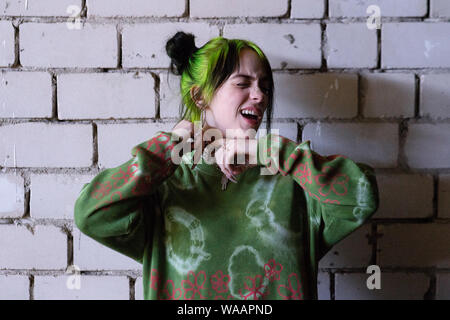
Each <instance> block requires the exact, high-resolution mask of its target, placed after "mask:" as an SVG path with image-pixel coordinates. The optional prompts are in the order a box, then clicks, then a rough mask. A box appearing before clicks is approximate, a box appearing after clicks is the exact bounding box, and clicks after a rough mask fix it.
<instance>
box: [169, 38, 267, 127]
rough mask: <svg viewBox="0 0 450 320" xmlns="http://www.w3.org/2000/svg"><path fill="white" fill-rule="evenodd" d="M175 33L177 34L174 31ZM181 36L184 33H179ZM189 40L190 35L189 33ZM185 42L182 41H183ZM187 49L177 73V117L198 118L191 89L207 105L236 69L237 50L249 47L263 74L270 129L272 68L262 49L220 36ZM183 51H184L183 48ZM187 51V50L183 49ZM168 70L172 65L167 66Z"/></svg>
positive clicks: (195, 119) (198, 113) (237, 61)
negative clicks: (267, 83)
mask: <svg viewBox="0 0 450 320" xmlns="http://www.w3.org/2000/svg"><path fill="white" fill-rule="evenodd" d="M178 34H179V33H178ZM183 35H186V34H184V33H183ZM190 36H191V37H192V38H191V40H192V42H193V36H192V35H190ZM184 45H186V42H184ZM193 46H194V49H191V52H193V53H191V54H190V56H189V58H188V60H187V61H186V62H185V65H184V66H183V67H182V68H179V69H178V70H179V73H181V80H180V90H181V97H182V104H181V106H180V117H181V119H186V120H189V121H191V122H194V121H199V120H200V113H201V111H200V109H199V108H198V107H197V105H196V103H195V101H194V100H193V98H192V96H191V89H192V88H194V87H198V88H199V94H200V95H201V97H202V98H203V99H204V101H205V103H206V104H209V103H210V102H211V100H212V98H213V96H214V93H215V92H216V90H217V89H218V88H219V87H220V86H221V85H222V84H223V83H224V82H225V81H226V80H227V79H228V78H229V77H230V75H231V74H232V73H233V72H234V70H236V68H239V53H240V52H241V51H242V50H243V49H246V48H248V49H251V50H253V51H254V52H256V54H257V55H258V56H259V58H260V59H261V62H262V64H263V68H264V69H265V70H264V71H265V72H266V74H267V77H268V81H269V87H268V89H269V90H268V100H269V101H268V106H267V109H266V113H267V130H268V131H269V130H270V124H271V118H272V113H273V110H272V106H273V94H274V84H273V75H272V69H271V67H270V63H269V60H268V59H267V57H266V55H265V54H264V53H263V51H262V50H261V49H260V48H259V47H258V46H257V45H256V44H254V43H253V42H251V41H248V40H241V39H226V38H224V37H217V38H213V39H211V40H210V41H208V42H207V43H206V44H205V45H204V46H203V47H201V48H199V49H197V48H195V45H193ZM185 51H186V50H185ZM187 52H189V50H187ZM171 70H172V71H173V67H172V65H171Z"/></svg>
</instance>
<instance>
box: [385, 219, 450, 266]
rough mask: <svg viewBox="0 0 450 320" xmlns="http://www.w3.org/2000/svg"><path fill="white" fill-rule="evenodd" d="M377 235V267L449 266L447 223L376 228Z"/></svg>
mask: <svg viewBox="0 0 450 320" xmlns="http://www.w3.org/2000/svg"><path fill="white" fill-rule="evenodd" d="M378 233H379V234H381V237H380V238H378V243H377V244H378V259H377V261H378V263H379V264H380V266H390V267H391V266H396V267H397V266H398V267H437V268H440V267H442V268H448V267H449V266H450V254H449V253H450V225H449V224H436V223H434V224H431V223H430V224H394V225H379V226H378Z"/></svg>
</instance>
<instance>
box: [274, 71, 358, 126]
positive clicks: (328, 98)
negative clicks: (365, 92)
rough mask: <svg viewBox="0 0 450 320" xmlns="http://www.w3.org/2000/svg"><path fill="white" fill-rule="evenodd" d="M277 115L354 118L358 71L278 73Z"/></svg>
mask: <svg viewBox="0 0 450 320" xmlns="http://www.w3.org/2000/svg"><path fill="white" fill-rule="evenodd" d="M274 78H275V79H274V81H275V105H274V112H273V116H274V118H308V117H311V118H327V117H331V118H351V117H354V116H356V114H357V109H358V77H357V76H356V75H355V74H343V73H324V74H303V75H291V74H277V73H275V74H274Z"/></svg>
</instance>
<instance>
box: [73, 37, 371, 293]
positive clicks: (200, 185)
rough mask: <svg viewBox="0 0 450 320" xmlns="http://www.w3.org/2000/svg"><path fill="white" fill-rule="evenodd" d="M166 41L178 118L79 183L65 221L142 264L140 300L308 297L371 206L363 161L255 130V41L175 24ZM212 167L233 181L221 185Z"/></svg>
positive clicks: (263, 77) (259, 65)
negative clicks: (322, 265) (206, 36)
mask: <svg viewBox="0 0 450 320" xmlns="http://www.w3.org/2000/svg"><path fill="white" fill-rule="evenodd" d="M166 49H167V52H168V54H169V56H170V57H171V58H172V68H171V69H172V70H173V71H174V72H175V73H177V74H180V75H181V86H180V87H181V94H182V98H183V102H184V105H185V107H186V109H184V113H183V115H182V120H181V121H180V122H179V123H178V124H177V125H176V126H175V127H174V128H173V130H172V132H163V131H159V132H157V133H156V134H155V135H154V136H153V137H152V138H151V139H150V140H148V141H146V142H143V143H141V144H139V145H137V146H136V147H134V148H133V149H132V155H133V157H132V158H131V159H130V160H129V161H127V162H125V163H124V164H123V165H121V166H119V167H117V168H113V169H107V170H104V171H103V172H101V173H100V174H98V176H97V177H95V178H94V179H93V180H92V181H91V182H90V183H89V184H86V185H85V186H84V187H83V190H82V191H81V194H80V196H79V198H78V200H77V202H76V205H75V223H76V225H77V226H78V228H79V229H80V230H81V231H82V232H83V233H85V234H87V235H88V236H90V237H92V238H94V239H96V240H97V241H99V242H100V243H102V244H104V245H106V246H108V247H110V248H113V249H115V250H117V251H119V252H121V253H123V254H125V255H127V256H129V257H131V258H133V259H135V260H137V261H139V262H141V263H142V264H143V281H144V298H145V299H317V266H318V261H319V260H320V258H321V257H322V256H323V255H324V254H325V253H326V252H327V251H329V250H330V248H331V247H332V246H333V245H335V244H336V243H337V242H339V241H340V240H341V239H343V238H344V237H346V236H347V235H348V234H350V233H351V232H353V231H354V230H355V229H356V228H358V227H359V226H361V225H362V224H363V223H364V222H365V221H366V220H367V219H368V218H369V217H370V216H371V215H372V214H373V213H374V212H375V211H376V209H377V208H378V189H377V184H376V179H375V176H374V173H373V169H372V168H370V167H369V166H367V165H364V164H361V163H358V164H357V163H355V162H353V161H352V160H350V159H348V158H346V157H344V156H341V155H334V156H328V157H322V156H320V155H318V154H317V153H315V152H314V151H312V150H311V148H310V141H306V142H303V143H301V144H296V143H295V142H294V141H291V140H289V139H286V138H284V137H281V136H279V135H276V134H272V133H271V134H269V135H266V136H262V137H259V138H258V139H256V137H255V134H254V133H255V131H256V130H257V129H258V128H259V126H260V124H261V121H262V119H263V115H264V114H266V115H267V123H268V128H270V120H271V113H272V102H273V87H274V86H273V78H272V71H271V68H270V64H269V62H268V60H267V58H266V56H265V55H264V53H263V52H262V51H261V50H260V49H259V48H258V47H257V46H256V45H255V44H253V43H251V42H249V41H244V40H228V39H225V38H222V37H218V38H214V39H212V40H210V41H209V42H208V43H206V44H205V45H204V46H203V47H201V48H196V47H195V44H194V37H193V36H192V35H189V34H185V33H183V32H178V33H177V34H175V35H174V36H173V37H172V38H171V39H170V40H169V41H168V42H167V46H166ZM199 119H200V120H202V121H201V123H203V127H202V128H201V130H196V128H195V127H194V124H193V123H194V122H196V121H197V120H199ZM230 129H233V130H230ZM210 130H213V132H214V135H215V136H214V138H215V139H200V141H203V140H205V141H206V142H209V141H210V140H213V143H211V144H209V145H206V144H203V143H200V144H199V143H198V141H199V140H198V139H196V141H194V147H195V148H194V150H193V151H189V150H187V152H184V151H183V148H181V146H184V147H185V146H186V145H187V144H186V141H187V138H194V137H195V134H196V133H197V132H200V135H202V134H205V135H206V136H208V135H207V134H206V133H207V132H208V131H210ZM208 137H211V136H210V135H209V136H208ZM180 138H182V140H180ZM184 150H185V151H186V149H184ZM206 151H208V152H206ZM180 152H181V153H182V158H181V160H180V161H173V160H174V159H175V158H177V157H178V155H179V153H180ZM208 153H209V156H210V157H209V156H208ZM238 156H247V157H248V158H247V161H246V162H245V163H236V161H233V159H234V160H235V158H237V157H238ZM211 158H212V159H213V160H216V161H215V163H214V161H213V163H211V162H210V161H209V160H211ZM207 160H208V161H207ZM265 169H268V170H265ZM223 175H225V177H226V179H230V180H232V181H233V182H234V183H231V184H229V185H228V186H226V188H223V187H222V185H223V182H224V181H223V179H222V177H223ZM226 179H225V180H226Z"/></svg>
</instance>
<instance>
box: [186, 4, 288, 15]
mask: <svg viewBox="0 0 450 320" xmlns="http://www.w3.org/2000/svg"><path fill="white" fill-rule="evenodd" d="M287 6H288V1H287V0H278V1H272V0H246V1H240V0H215V1H214V5H211V2H210V0H191V1H190V13H191V17H200V18H209V17H278V16H282V15H284V14H285V13H286V12H287Z"/></svg>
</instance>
